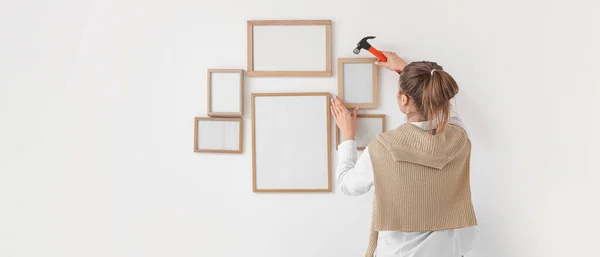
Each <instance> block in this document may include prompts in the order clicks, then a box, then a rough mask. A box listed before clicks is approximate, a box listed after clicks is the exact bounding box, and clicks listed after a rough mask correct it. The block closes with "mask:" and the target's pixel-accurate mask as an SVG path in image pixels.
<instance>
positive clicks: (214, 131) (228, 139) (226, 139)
mask: <svg viewBox="0 0 600 257" xmlns="http://www.w3.org/2000/svg"><path fill="white" fill-rule="evenodd" d="M200 123H205V124H204V125H205V127H204V128H206V130H208V131H204V129H203V128H201V127H200V126H201V124H200ZM204 125H203V126H204ZM236 128H237V130H238V131H235V130H236ZM243 131H244V120H243V119H242V118H209V117H195V118H194V152H201V153H242V152H243V146H244V133H243ZM200 133H205V134H203V135H201V134H200ZM204 140H206V141H207V142H205V141H204ZM203 144H205V145H206V146H202V145H203Z"/></svg>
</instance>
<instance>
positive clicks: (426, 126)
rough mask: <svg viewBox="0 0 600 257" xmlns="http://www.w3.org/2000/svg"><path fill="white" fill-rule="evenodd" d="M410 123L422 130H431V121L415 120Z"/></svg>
mask: <svg viewBox="0 0 600 257" xmlns="http://www.w3.org/2000/svg"><path fill="white" fill-rule="evenodd" d="M410 124H413V125H415V126H417V127H419V128H420V129H422V130H431V121H417V122H410ZM433 127H434V128H435V124H433Z"/></svg>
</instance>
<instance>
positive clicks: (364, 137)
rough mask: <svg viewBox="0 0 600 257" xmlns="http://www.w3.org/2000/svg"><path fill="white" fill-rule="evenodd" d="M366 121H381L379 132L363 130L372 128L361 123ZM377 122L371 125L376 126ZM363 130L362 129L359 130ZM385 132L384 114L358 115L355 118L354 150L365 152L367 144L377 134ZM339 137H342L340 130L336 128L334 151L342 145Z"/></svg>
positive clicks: (367, 124)
mask: <svg viewBox="0 0 600 257" xmlns="http://www.w3.org/2000/svg"><path fill="white" fill-rule="evenodd" d="M368 119H381V123H380V124H381V131H379V130H377V132H375V131H371V130H372V128H371V130H364V129H365V128H368V127H373V125H370V124H369V123H366V122H365V123H363V122H362V121H366V120H368ZM377 123H379V122H377V121H376V122H375V123H372V124H377ZM361 128H363V129H361ZM385 131H386V119H385V114H358V116H357V120H356V140H355V141H356V143H357V145H356V150H359V151H362V150H365V149H366V148H367V145H368V144H369V142H370V141H371V140H373V139H375V137H376V136H377V134H379V133H383V132H385ZM341 137H342V133H341V131H340V128H338V127H336V130H335V138H336V149H337V147H338V146H339V145H340V144H341V143H342V141H341Z"/></svg>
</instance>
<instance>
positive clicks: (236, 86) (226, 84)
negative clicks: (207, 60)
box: [206, 69, 244, 117]
mask: <svg viewBox="0 0 600 257" xmlns="http://www.w3.org/2000/svg"><path fill="white" fill-rule="evenodd" d="M206 77H207V88H208V92H207V94H206V98H207V100H206V102H207V105H208V106H207V109H208V116H211V117H215V116H217V117H242V116H243V115H244V70H241V69H209V70H208V72H207V76H206Z"/></svg>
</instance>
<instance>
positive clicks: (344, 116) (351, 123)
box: [330, 96, 358, 141]
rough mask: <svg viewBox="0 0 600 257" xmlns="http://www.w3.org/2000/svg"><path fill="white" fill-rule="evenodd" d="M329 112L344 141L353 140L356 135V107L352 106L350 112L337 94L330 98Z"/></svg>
mask: <svg viewBox="0 0 600 257" xmlns="http://www.w3.org/2000/svg"><path fill="white" fill-rule="evenodd" d="M330 108H331V114H332V115H333V118H334V119H335V123H336V124H337V126H338V127H339V128H340V130H341V131H342V134H343V135H344V141H346V140H354V139H355V137H356V116H357V115H358V108H354V110H353V111H352V112H350V111H349V110H348V108H346V106H344V102H343V101H342V100H341V99H340V98H339V97H337V96H335V97H334V98H333V99H331V106H330Z"/></svg>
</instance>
